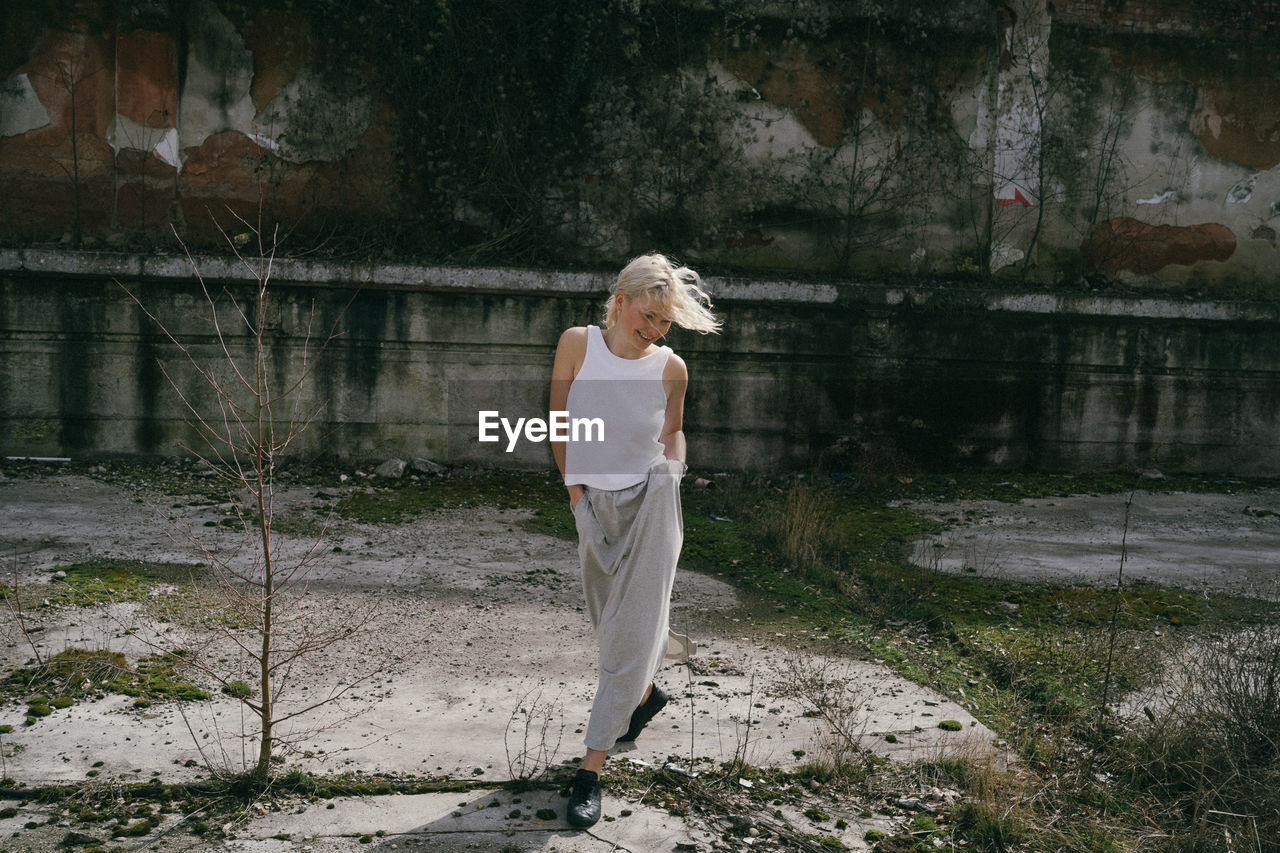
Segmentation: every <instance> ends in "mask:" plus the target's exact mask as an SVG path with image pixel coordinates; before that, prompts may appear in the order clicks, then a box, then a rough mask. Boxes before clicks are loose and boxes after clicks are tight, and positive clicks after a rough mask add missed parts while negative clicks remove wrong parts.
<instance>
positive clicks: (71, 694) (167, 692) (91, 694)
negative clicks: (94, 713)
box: [0, 648, 209, 717]
mask: <svg viewBox="0 0 1280 853" xmlns="http://www.w3.org/2000/svg"><path fill="white" fill-rule="evenodd" d="M184 658H185V655H184V654H183V653H182V652H177V653H169V654H159V655H148V656H146V657H143V658H141V659H140V660H139V661H138V662H137V665H136V666H134V667H130V666H129V665H128V662H127V660H126V659H125V656H124V655H123V654H121V653H119V652H110V651H105V650H91V649H79V648H69V649H64V650H63V651H61V652H59V653H58V654H56V655H54V656H53V657H51V658H49V659H48V660H47V661H44V662H43V663H37V662H32V663H30V664H28V665H27V666H25V667H23V668H20V669H17V670H14V672H12V673H11V674H10V675H9V676H8V677H7V678H6V679H5V680H4V681H3V682H0V695H3V696H6V697H9V698H21V699H23V700H24V701H26V702H27V704H28V708H27V713H28V715H29V716H32V717H44V716H48V715H49V714H51V713H52V712H53V711H54V710H55V709H59V708H69V707H71V706H72V705H74V704H75V703H76V702H78V701H84V700H91V699H100V698H102V697H103V696H105V695H107V694H108V693H117V694H122V695H125V696H132V697H134V698H136V699H139V700H143V701H148V702H149V701H159V700H166V699H168V700H182V701H192V700H201V699H208V698H209V694H208V693H206V692H205V691H204V690H201V689H200V688H199V687H196V686H195V685H194V684H191V683H190V682H189V681H187V680H186V678H185V677H184V676H183V674H182V669H183V664H184ZM50 696H52V697H53V698H49V697H50Z"/></svg>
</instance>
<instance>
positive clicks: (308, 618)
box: [121, 214, 384, 783]
mask: <svg viewBox="0 0 1280 853" xmlns="http://www.w3.org/2000/svg"><path fill="white" fill-rule="evenodd" d="M233 215H234V214H233ZM259 216H261V214H259ZM236 219H237V220H238V221H239V222H240V224H241V225H242V226H243V227H244V228H245V229H247V231H248V234H247V235H246V234H239V235H237V238H238V239H233V238H231V237H230V236H228V234H227V233H226V231H225V230H223V229H222V226H221V225H220V224H219V226H218V227H219V230H220V231H221V232H222V235H223V237H224V238H226V240H227V244H228V245H229V246H230V247H231V248H232V250H233V251H234V253H235V257H236V259H237V260H238V261H239V263H240V266H241V267H242V268H243V270H244V271H245V272H246V273H247V281H248V287H247V289H246V290H245V291H236V290H233V289H232V288H231V287H230V286H227V285H223V286H222V287H221V288H220V289H217V290H215V289H213V288H211V287H210V285H209V283H208V282H207V281H206V280H205V278H204V277H203V276H202V275H201V273H200V270H199V267H198V265H197V264H196V262H195V260H194V259H193V258H192V257H191V254H190V252H189V251H188V252H187V259H188V261H189V263H190V265H191V268H192V270H193V273H194V275H195V278H196V280H197V281H198V283H199V285H200V294H201V295H202V296H203V302H204V308H205V317H204V319H205V320H207V322H208V325H209V333H207V334H205V335H204V336H203V341H204V342H203V343H201V338H200V336H197V335H187V334H184V333H181V332H179V331H175V327H174V326H173V325H172V324H167V323H166V322H165V321H164V320H162V319H161V318H159V317H157V316H156V315H155V314H154V313H152V312H151V311H150V310H149V309H148V308H147V307H146V305H145V304H144V303H143V301H142V299H141V298H140V297H139V295H138V294H135V293H133V292H132V291H128V288H125V290H126V291H127V292H129V295H130V296H131V297H132V298H133V300H134V302H135V303H136V304H137V305H138V306H139V308H141V309H142V311H143V312H144V313H145V314H146V316H147V317H148V318H149V319H150V320H151V321H152V322H153V323H154V324H155V325H156V327H158V328H159V330H160V332H161V334H162V335H163V337H164V338H166V339H167V340H168V342H169V343H170V344H172V346H173V347H174V348H175V349H176V352H177V354H178V358H176V359H174V363H173V364H169V363H166V362H164V361H163V360H162V361H161V364H160V369H161V371H162V372H163V374H164V376H165V378H166V380H167V381H168V383H169V385H170V386H171V388H172V389H173V390H174V392H176V394H177V395H178V397H179V398H180V400H181V402H182V405H183V407H184V408H185V411H186V415H187V422H188V424H189V426H190V427H191V428H192V430H193V431H194V433H195V435H196V436H197V440H196V441H193V442H191V443H190V444H189V445H188V446H187V448H186V449H187V450H188V452H190V453H192V454H193V455H194V456H196V457H197V458H199V459H200V460H201V461H202V462H203V463H204V464H206V465H207V466H208V467H209V469H210V470H211V471H212V472H213V473H214V474H215V475H216V476H217V477H218V478H219V479H220V480H221V481H222V482H223V483H225V484H226V485H227V486H228V487H229V488H230V490H231V491H232V492H233V493H234V494H237V495H238V496H239V500H240V504H239V509H238V512H239V514H240V527H241V530H242V542H241V545H240V547H236V548H230V549H228V548H220V547H219V546H218V544H217V543H216V542H214V541H212V538H208V539H206V538H204V537H201V536H197V535H195V534H194V533H192V534H189V543H190V546H191V548H192V550H193V552H194V553H195V554H196V556H198V557H199V558H200V559H201V560H202V561H203V562H204V563H205V564H206V565H207V566H209V567H210V575H211V577H212V579H213V585H214V595H215V598H216V601H215V607H216V609H215V610H212V611H209V610H206V611H205V612H204V613H203V614H202V617H201V618H198V619H194V620H190V623H189V624H185V625H183V626H182V627H181V628H180V629H179V630H178V631H167V632H165V633H157V634H155V635H154V636H153V637H151V638H150V639H146V638H143V639H146V641H147V642H149V643H151V644H153V645H163V644H169V645H172V644H173V643H174V642H176V641H178V640H179V639H180V641H181V642H183V643H184V645H185V648H187V649H188V652H189V654H188V658H189V659H190V660H191V662H192V663H193V664H194V665H195V666H196V667H197V669H198V670H199V671H200V672H202V673H204V674H206V675H207V676H208V677H210V678H211V679H212V680H213V681H215V682H216V683H217V684H218V685H219V686H220V687H221V688H222V692H223V693H225V694H228V695H231V696H233V697H235V698H237V699H238V700H239V701H240V702H241V703H242V707H243V708H246V709H248V711H249V715H248V716H249V718H250V722H251V725H250V726H249V730H248V731H244V732H241V736H242V737H244V738H245V739H246V740H247V741H248V742H249V743H251V744H254V749H251V750H249V751H248V753H247V754H244V755H243V756H242V759H243V765H244V766H243V767H242V768H241V770H243V771H244V772H245V773H246V774H247V775H248V776H249V777H250V778H251V779H252V780H254V781H255V782H257V783H264V782H265V781H266V780H267V779H268V777H269V776H270V769H271V765H272V762H273V760H276V759H277V758H278V751H279V750H281V749H282V748H284V747H286V746H288V745H289V743H291V742H292V740H296V739H297V738H298V737H300V736H301V735H300V734H299V731H298V729H297V727H296V726H295V725H294V721H295V718H297V717H300V716H302V715H306V714H309V713H311V712H313V711H316V710H317V709H318V708H320V707H322V706H335V705H336V706H337V708H338V710H341V711H342V719H346V718H347V716H348V711H347V709H345V708H342V705H341V700H342V699H343V698H344V697H345V696H346V695H347V694H349V693H350V692H351V690H352V689H353V688H355V687H356V686H357V685H359V684H361V683H363V682H365V681H367V680H368V679H369V678H371V677H373V676H374V675H376V674H377V673H378V672H381V671H384V670H382V669H379V667H380V666H381V665H382V664H381V663H380V662H378V663H370V664H369V665H368V666H367V667H363V666H362V668H361V672H362V673H363V674H356V675H346V677H345V678H342V677H340V676H339V675H337V674H335V673H329V675H331V677H332V678H333V679H334V683H333V684H332V685H331V686H330V687H328V688H326V689H321V690H320V691H318V694H317V691H312V692H310V693H309V694H307V695H306V697H305V699H302V700H299V701H295V702H291V703H289V704H288V705H282V700H283V699H284V698H285V696H286V694H288V693H289V691H290V688H291V687H295V686H297V680H298V679H299V677H300V676H301V674H302V673H303V672H304V671H305V670H307V664H308V662H309V661H310V662H311V664H312V667H311V668H312V669H313V670H314V669H317V668H318V667H319V666H321V665H325V666H328V664H327V663H325V664H320V663H319V662H318V659H319V658H320V657H328V656H329V655H331V653H332V652H333V650H334V648H335V646H336V645H338V644H341V643H342V642H343V641H350V640H352V639H353V638H355V637H357V636H358V635H360V634H361V632H362V631H363V629H365V628H367V627H369V626H370V624H371V622H372V621H373V620H374V619H375V616H376V613H377V610H376V605H374V604H372V603H370V604H364V605H362V604H360V603H359V602H360V601H361V600H369V601H372V597H371V596H370V597H368V598H367V599H361V598H360V597H359V596H347V597H346V598H344V606H343V607H341V608H334V607H313V606H312V605H311V602H310V601H309V600H308V594H309V593H312V592H314V591H315V589H314V587H315V584H316V583H317V582H318V581H322V580H324V578H323V576H322V574H321V573H320V571H319V570H320V569H321V568H322V567H323V560H322V552H323V550H325V549H324V548H323V546H324V544H325V531H322V532H321V533H320V534H318V535H317V536H315V537H314V538H313V539H312V540H311V541H308V542H301V543H295V542H288V543H286V542H285V541H284V540H283V539H282V538H281V535H280V533H279V532H278V531H277V530H276V526H275V525H274V524H273V522H274V520H275V518H276V514H277V505H276V504H277V498H278V496H279V491H280V485H279V481H278V476H279V474H280V471H281V467H282V465H283V464H284V463H285V461H286V460H288V459H289V458H290V457H293V456H296V455H298V453H299V452H300V451H301V443H302V437H303V435H304V433H305V432H306V430H307V428H308V427H309V426H310V425H311V424H312V423H313V422H314V421H315V418H316V416H317V414H318V411H319V406H316V405H308V404H306V403H305V402H304V400H305V397H306V392H307V390H308V389H309V387H310V386H309V380H311V379H312V376H313V373H314V370H315V367H316V364H317V361H318V359H319V357H320V356H321V355H322V354H323V353H324V351H325V350H326V348H327V347H328V346H329V345H330V344H331V343H332V342H333V341H334V340H335V339H336V338H337V336H338V326H339V323H340V322H341V320H342V317H343V316H344V315H345V311H346V308H347V307H349V305H350V302H348V303H347V305H346V306H343V307H342V308H341V310H339V311H338V312H337V316H336V317H335V318H334V319H333V321H332V324H331V325H330V326H329V327H328V330H327V331H325V332H323V333H317V332H316V329H315V326H316V325H317V323H318V316H317V313H318V312H317V308H316V306H315V303H314V301H313V302H312V304H311V306H310V309H309V311H303V312H300V313H301V314H302V315H303V316H302V319H301V320H300V321H299V322H298V330H297V336H296V339H297V340H298V341H299V343H298V344H297V345H296V346H295V347H293V348H291V349H289V350H287V351H286V352H285V355H283V356H281V355H279V354H278V352H279V350H280V349H281V343H280V338H281V337H284V336H278V335H277V331H278V330H277V329H276V328H274V326H275V323H276V320H275V317H276V316H277V315H276V312H278V311H279V310H281V309H280V307H279V304H278V303H277V302H276V301H274V300H273V293H272V290H271V286H270V285H271V276H272V267H273V263H274V260H275V256H276V252H277V249H278V247H279V232H278V230H275V231H272V232H271V233H270V234H268V233H265V232H264V229H263V228H262V227H261V221H260V219H259V222H258V224H256V225H254V224H250V223H249V222H246V221H245V220H244V219H243V218H241V217H238V216H237V217H236ZM246 236H248V240H246V239H245V237H246ZM255 240H256V252H255V253H246V252H243V251H242V250H241V249H240V248H239V245H241V244H248V245H255V244H254V242H253V241H255ZM180 242H181V241H180ZM183 249H184V250H186V246H185V244H184V245H183ZM121 286H122V287H123V285H121ZM187 338H190V339H191V340H190V341H188V340H186V339H187ZM192 341H194V342H192ZM281 359H283V363H282V362H281ZM178 635H181V636H180V638H179V636H178ZM364 651H365V652H366V653H369V652H371V651H372V650H370V649H365V650H364ZM286 723H288V724H290V725H289V730H288V731H287V732H286V731H285V729H284V728H282V726H284V724H286ZM329 725H333V723H332V722H330V723H329ZM193 734H194V733H193ZM197 745H198V746H199V743H198V742H197ZM255 751H256V755H253V754H252V753H253V752H255ZM202 754H203V750H202ZM206 760H208V758H207V756H206ZM211 769H214V770H217V769H218V768H216V767H212V768H211ZM224 769H226V768H224Z"/></svg>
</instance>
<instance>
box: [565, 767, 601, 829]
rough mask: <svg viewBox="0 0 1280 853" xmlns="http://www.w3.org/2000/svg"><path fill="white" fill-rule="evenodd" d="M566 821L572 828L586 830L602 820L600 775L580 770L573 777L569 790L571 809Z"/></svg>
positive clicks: (566, 813) (568, 810)
mask: <svg viewBox="0 0 1280 853" xmlns="http://www.w3.org/2000/svg"><path fill="white" fill-rule="evenodd" d="M565 819H566V820H568V821H569V825H570V826H577V827H581V828H583V829H585V828H586V827H588V826H593V825H595V822H596V821H598V820H599V819H600V774H599V773H592V772H591V771H590V770H579V771H578V772H577V773H575V774H574V776H573V786H572V787H571V788H570V789H569V807H568V808H567V809H566V810H565Z"/></svg>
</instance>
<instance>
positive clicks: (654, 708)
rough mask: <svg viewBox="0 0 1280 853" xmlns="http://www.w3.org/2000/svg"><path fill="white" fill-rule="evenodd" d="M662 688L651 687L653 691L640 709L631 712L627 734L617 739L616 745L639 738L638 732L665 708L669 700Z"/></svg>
mask: <svg viewBox="0 0 1280 853" xmlns="http://www.w3.org/2000/svg"><path fill="white" fill-rule="evenodd" d="M670 698H671V697H670V696H668V695H667V694H666V693H665V692H663V690H662V688H661V687H659V686H658V685H656V684H655V685H653V689H652V690H650V691H649V698H648V699H646V700H644V702H642V703H640V707H638V708H636V709H635V710H634V711H632V712H631V726H630V727H629V728H628V729H627V733H626V734H624V735H623V736H622V737H620V738H618V743H625V742H626V741H632V740H635V739H636V738H638V737H640V732H642V731H644V727H645V726H647V725H649V721H650V720H652V719H653V718H654V717H656V716H658V712H659V711H661V710H662V709H663V708H665V707H667V702H668V701H669V700H670Z"/></svg>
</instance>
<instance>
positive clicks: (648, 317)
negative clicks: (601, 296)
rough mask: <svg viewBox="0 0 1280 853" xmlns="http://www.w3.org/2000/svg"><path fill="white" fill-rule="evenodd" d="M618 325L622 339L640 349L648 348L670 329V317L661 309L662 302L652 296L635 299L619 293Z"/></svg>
mask: <svg viewBox="0 0 1280 853" xmlns="http://www.w3.org/2000/svg"><path fill="white" fill-rule="evenodd" d="M616 298H617V300H618V325H619V326H620V327H621V331H622V332H623V333H624V339H625V340H627V341H628V342H629V343H630V344H632V345H633V346H635V347H637V348H638V349H640V350H641V351H643V350H646V349H648V348H649V347H650V346H651V345H652V344H655V343H657V342H658V339H659V338H661V337H662V336H663V335H665V334H666V333H667V332H669V331H670V330H671V318H670V317H668V316H667V315H666V314H665V313H664V312H663V309H662V303H661V302H659V301H658V300H656V299H654V298H653V297H652V296H647V295H646V296H640V297H637V298H635V299H631V298H629V297H627V296H626V295H625V294H622V293H619V294H618V295H617V297H616Z"/></svg>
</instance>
